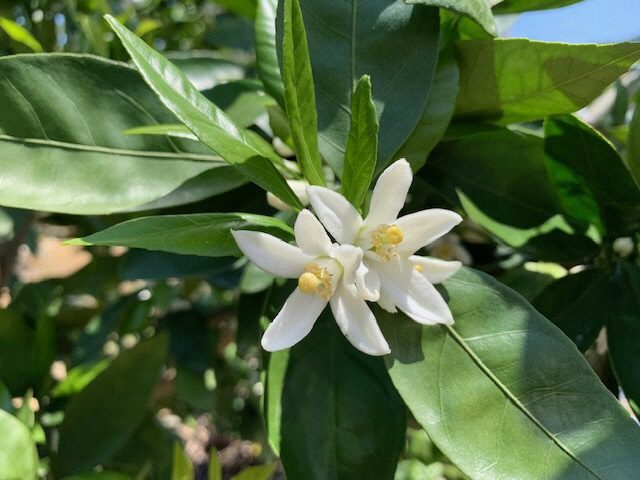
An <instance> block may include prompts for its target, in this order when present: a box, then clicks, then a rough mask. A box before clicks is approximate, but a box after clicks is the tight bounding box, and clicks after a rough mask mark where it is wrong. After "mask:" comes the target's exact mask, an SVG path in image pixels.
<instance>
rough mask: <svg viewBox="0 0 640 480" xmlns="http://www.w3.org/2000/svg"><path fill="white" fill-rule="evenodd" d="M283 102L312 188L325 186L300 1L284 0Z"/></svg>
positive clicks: (302, 167) (301, 163)
mask: <svg viewBox="0 0 640 480" xmlns="http://www.w3.org/2000/svg"><path fill="white" fill-rule="evenodd" d="M282 45H283V46H282V56H283V62H282V63H283V66H282V78H283V80H284V103H285V106H286V110H287V116H288V117H289V126H290V127H291V135H292V137H293V144H294V146H295V149H296V157H297V159H298V162H299V163H300V167H301V169H302V173H303V174H304V177H305V178H306V179H307V181H308V182H309V183H310V184H312V185H324V172H323V171H322V160H321V159H320V151H319V150H318V113H317V112H316V95H315V91H314V86H313V73H312V72H311V61H310V60H309V48H308V46H307V33H306V32H305V30H304V20H303V19H302V10H301V9H300V0H284V33H283V40H282Z"/></svg>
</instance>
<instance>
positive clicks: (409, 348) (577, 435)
mask: <svg viewBox="0 0 640 480" xmlns="http://www.w3.org/2000/svg"><path fill="white" fill-rule="evenodd" d="M443 294H444V295H445V298H446V299H447V301H448V303H449V307H450V308H451V311H452V313H453V318H454V319H455V324H453V325H451V326H445V325H438V326H423V325H419V324H417V323H416V322H413V321H411V320H409V319H408V318H406V317H404V316H402V315H401V314H396V315H393V314H386V313H384V314H383V313H380V314H379V315H377V317H378V319H379V320H381V326H382V329H383V332H384V334H385V337H386V338H387V340H388V341H389V345H390V347H391V352H392V353H391V355H389V356H388V357H386V358H385V360H386V362H387V367H388V368H389V374H390V375H391V379H392V380H393V383H394V385H395V386H396V388H397V389H398V391H399V393H400V395H401V396H402V397H403V399H404V401H405V402H406V404H407V406H408V407H409V409H410V410H411V411H412V413H413V415H414V417H415V418H416V420H417V421H418V422H419V423H420V424H421V425H422V427H423V428H424V429H425V430H426V431H427V433H428V434H429V437H430V438H431V439H432V440H433V441H434V442H435V443H436V445H437V446H438V447H439V448H440V450H442V452H443V453H444V454H445V455H446V456H447V457H449V458H450V459H451V461H452V462H453V463H454V464H455V465H457V466H458V467H459V468H461V469H462V470H463V471H464V472H465V473H466V474H467V475H469V476H470V477H472V478H477V479H481V478H482V479H512V478H518V479H520V480H540V479H543V478H546V479H551V478H552V479H554V480H573V479H589V480H603V479H607V480H626V479H630V478H634V477H635V476H637V471H638V467H639V466H640V428H639V427H638V425H637V424H636V423H635V422H634V421H633V420H632V419H631V418H630V417H629V414H628V413H627V412H626V411H625V410H624V409H623V408H622V406H621V405H620V404H619V403H618V401H617V399H616V398H615V397H614V396H613V395H612V394H611V393H610V392H609V391H608V390H607V388H606V387H605V386H604V385H603V384H602V383H601V382H600V379H599V378H598V377H597V376H596V374H595V373H594V372H593V370H592V369H591V367H590V366H589V364H588V363H587V361H586V360H585V359H584V357H583V356H582V355H581V354H580V352H579V351H578V350H577V349H576V347H575V346H574V344H573V343H572V342H571V340H569V339H568V338H567V337H566V336H565V335H564V334H562V332H561V331H560V330H559V329H558V328H557V327H555V326H554V325H553V324H552V323H551V322H549V321H548V320H547V319H545V318H544V317H543V316H542V315H540V314H539V313H538V312H537V311H536V310H535V309H534V308H533V307H531V306H530V305H529V304H528V303H527V302H526V301H525V300H524V299H523V298H522V297H521V296H520V295H518V294H517V293H515V292H514V291H512V290H510V289H508V288H506V287H505V286H503V285H501V284H500V283H499V282H497V281H496V280H494V279H493V278H491V277H489V276H487V275H485V274H482V273H480V272H476V271H473V270H466V269H465V270H463V271H461V272H459V273H458V274H457V275H456V276H455V277H453V278H452V279H450V280H448V281H446V282H445V283H444V285H443Z"/></svg>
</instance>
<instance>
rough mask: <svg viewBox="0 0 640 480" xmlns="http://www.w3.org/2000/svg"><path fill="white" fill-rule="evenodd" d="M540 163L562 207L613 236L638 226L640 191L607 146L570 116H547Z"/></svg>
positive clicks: (604, 140) (599, 135)
mask: <svg viewBox="0 0 640 480" xmlns="http://www.w3.org/2000/svg"><path fill="white" fill-rule="evenodd" d="M544 130H545V140H544V149H545V154H546V155H545V163H546V166H547V170H548V172H549V177H550V178H551V181H552V182H553V183H554V185H555V187H556V191H557V192H558V196H559V198H560V202H561V204H562V206H563V207H564V210H565V211H566V212H567V213H568V214H569V215H571V216H573V217H575V218H577V219H580V220H582V221H584V222H586V223H587V224H592V225H595V226H596V227H598V228H599V230H600V231H604V230H606V231H608V233H609V234H610V235H611V236H613V237H614V238H615V237H618V236H624V235H626V234H629V233H632V232H635V231H637V230H639V229H640V189H638V185H637V184H636V183H635V182H634V180H633V178H632V177H631V174H630V173H629V171H628V170H627V169H626V167H625V165H624V163H623V162H622V159H621V158H620V156H619V155H618V153H617V152H616V150H615V148H614V147H613V145H611V144H610V143H609V141H608V140H606V139H605V138H604V137H603V136H602V135H601V134H600V133H598V132H597V131H596V130H594V129H593V128H591V127H590V126H589V125H587V124H586V123H584V122H582V121H581V120H579V119H578V118H577V117H575V116H573V115H563V116H556V117H551V118H548V119H547V120H546V121H545V124H544Z"/></svg>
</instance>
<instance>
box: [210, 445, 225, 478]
mask: <svg viewBox="0 0 640 480" xmlns="http://www.w3.org/2000/svg"><path fill="white" fill-rule="evenodd" d="M209 480H222V465H220V457H218V451H217V450H216V449H215V447H211V451H210V452H209Z"/></svg>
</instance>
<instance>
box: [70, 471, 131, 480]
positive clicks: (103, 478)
mask: <svg viewBox="0 0 640 480" xmlns="http://www.w3.org/2000/svg"><path fill="white" fill-rule="evenodd" d="M62 480H133V478H132V477H130V476H129V475H125V474H123V473H118V472H107V471H103V472H88V473H81V474H79V475H71V476H70V477H64V478H63V479H62Z"/></svg>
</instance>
